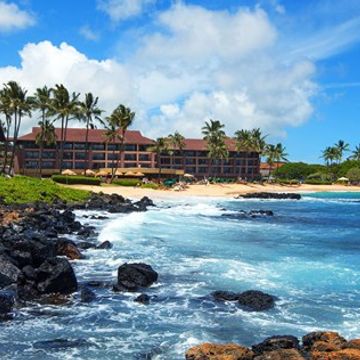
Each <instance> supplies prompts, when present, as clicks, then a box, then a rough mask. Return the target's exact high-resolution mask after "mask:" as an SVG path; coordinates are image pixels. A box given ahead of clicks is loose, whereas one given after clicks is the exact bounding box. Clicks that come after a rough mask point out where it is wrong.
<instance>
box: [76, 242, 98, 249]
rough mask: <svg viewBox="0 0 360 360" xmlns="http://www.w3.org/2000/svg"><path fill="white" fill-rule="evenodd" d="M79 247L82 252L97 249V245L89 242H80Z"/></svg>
mask: <svg viewBox="0 0 360 360" xmlns="http://www.w3.org/2000/svg"><path fill="white" fill-rule="evenodd" d="M77 247H78V248H79V249H81V250H88V249H95V248H96V245H95V244H94V243H91V242H89V241H80V242H78V243H77Z"/></svg>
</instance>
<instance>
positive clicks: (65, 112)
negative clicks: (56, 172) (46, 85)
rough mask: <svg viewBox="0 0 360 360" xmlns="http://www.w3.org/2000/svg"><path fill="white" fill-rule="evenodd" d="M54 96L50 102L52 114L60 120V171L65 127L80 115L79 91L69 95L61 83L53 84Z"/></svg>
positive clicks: (65, 132) (65, 133)
mask: <svg viewBox="0 0 360 360" xmlns="http://www.w3.org/2000/svg"><path fill="white" fill-rule="evenodd" d="M53 93H54V98H53V101H52V104H51V111H52V114H54V115H56V116H57V119H60V120H61V132H60V154H59V158H60V171H62V169H63V158H64V144H65V142H66V135H67V128H68V124H69V121H70V120H72V119H74V118H79V117H80V111H79V102H78V98H79V96H80V94H79V93H75V92H73V93H72V94H71V95H70V93H69V91H68V89H66V87H65V86H64V85H62V84H60V85H58V84H57V85H55V89H54V90H53Z"/></svg>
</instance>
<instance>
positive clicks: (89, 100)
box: [79, 93, 103, 174]
mask: <svg viewBox="0 0 360 360" xmlns="http://www.w3.org/2000/svg"><path fill="white" fill-rule="evenodd" d="M98 101H99V98H98V97H95V98H94V95H93V94H92V93H87V94H85V100H84V101H83V102H80V104H79V106H80V113H81V116H82V119H83V120H84V121H85V122H86V133H85V152H86V165H85V169H84V174H86V170H87V169H88V168H89V129H90V128H91V129H94V127H95V124H94V121H95V120H98V121H101V118H100V116H101V113H102V112H103V110H100V108H99V107H98V105H97V104H98Z"/></svg>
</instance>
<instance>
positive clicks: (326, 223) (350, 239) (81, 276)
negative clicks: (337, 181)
mask: <svg viewBox="0 0 360 360" xmlns="http://www.w3.org/2000/svg"><path fill="white" fill-rule="evenodd" d="M156 203H157V205H158V207H156V208H154V209H151V210H150V211H148V212H144V213H132V214H129V215H122V214H120V215H119V214H111V215H110V218H109V219H107V220H105V221H98V220H89V219H87V218H85V217H84V215H85V214H87V215H88V213H85V212H83V211H78V212H77V216H78V218H79V220H80V221H81V222H83V223H90V224H92V225H95V226H96V227H97V231H98V232H99V236H98V239H97V241H99V242H101V241H104V240H110V241H111V242H112V243H113V245H114V246H113V248H112V249H111V250H88V251H86V252H84V254H85V255H86V259H84V260H78V261H74V262H73V266H74V269H75V272H76V274H77V277H78V280H79V282H80V283H86V282H87V281H90V280H100V281H107V282H112V281H113V282H115V279H116V274H117V268H118V266H119V265H121V264H122V263H124V262H145V263H147V264H150V265H152V267H153V268H154V269H155V270H156V271H157V272H158V273H159V281H158V283H156V284H155V285H154V286H152V287H151V288H149V289H147V290H146V293H147V294H148V295H150V296H151V297H152V301H151V304H150V305H147V306H144V305H141V304H138V303H135V302H134V301H133V300H134V298H135V297H136V296H138V295H139V293H114V292H112V290H111V288H94V291H95V293H96V295H97V300H96V301H95V302H93V303H90V304H84V303H81V302H80V301H79V298H78V295H76V296H74V298H73V300H72V301H71V302H70V303H69V304H68V305H66V306H49V305H47V306H44V305H38V306H36V307H34V306H33V307H29V308H25V309H24V308H23V309H20V310H19V311H18V313H17V315H16V317H15V319H14V320H12V321H9V322H6V323H1V324H0V327H1V329H0V358H1V359H43V360H45V359H102V360H105V359H124V360H125V359H129V360H130V359H138V360H141V359H152V360H155V359H156V360H160V359H161V360H165V359H166V360H169V359H171V360H180V359H184V353H185V351H186V349H188V348H189V347H191V346H193V345H195V344H199V343H202V342H209V341H210V342H236V343H240V344H244V345H251V344H254V343H256V342H259V341H261V340H263V339H264V338H265V337H267V336H271V335H275V334H282V335H284V334H292V335H295V336H299V337H300V336H302V335H304V334H305V333H308V332H310V331H313V330H318V329H327V330H334V331H339V332H340V333H341V334H342V335H343V336H345V337H348V338H351V337H360V193H317V194H304V196H303V199H302V200H300V201H288V200H266V201H259V200H229V199H204V198H182V199H180V200H176V201H175V200H174V201H170V200H166V201H157V202H156ZM261 209H262V210H272V211H273V212H274V216H272V217H257V218H251V217H247V218H244V217H241V216H238V215H239V211H241V210H246V211H248V210H261ZM98 214H99V213H98ZM249 289H257V290H262V291H264V292H267V293H270V294H272V295H275V296H277V297H278V301H277V303H276V307H275V308H274V309H272V310H270V311H266V312H246V311H244V310H242V309H240V308H239V307H238V306H237V305H236V303H215V302H213V301H212V300H211V298H210V297H209V296H208V295H209V294H210V293H211V292H212V291H214V290H231V291H235V292H238V291H245V290H249ZM54 339H67V340H68V341H69V342H67V343H65V344H63V345H57V346H55V345H51V344H50V343H41V341H44V340H54Z"/></svg>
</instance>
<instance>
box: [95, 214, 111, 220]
mask: <svg viewBox="0 0 360 360" xmlns="http://www.w3.org/2000/svg"><path fill="white" fill-rule="evenodd" d="M90 219H92V220H107V219H109V217H108V216H104V215H91V216H90Z"/></svg>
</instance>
